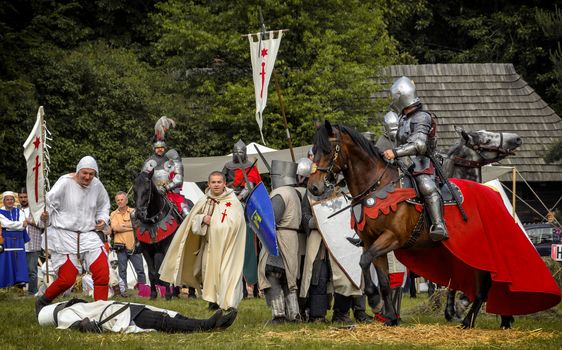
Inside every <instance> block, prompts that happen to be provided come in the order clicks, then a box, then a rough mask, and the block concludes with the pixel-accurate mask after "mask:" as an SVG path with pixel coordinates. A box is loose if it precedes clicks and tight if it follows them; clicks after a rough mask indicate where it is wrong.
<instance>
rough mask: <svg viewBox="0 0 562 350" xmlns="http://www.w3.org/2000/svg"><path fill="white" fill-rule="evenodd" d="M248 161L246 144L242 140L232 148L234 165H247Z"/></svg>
mask: <svg viewBox="0 0 562 350" xmlns="http://www.w3.org/2000/svg"><path fill="white" fill-rule="evenodd" d="M247 159H248V155H247V153H246V144H245V143H244V141H242V140H238V142H236V143H235V144H234V147H232V161H233V162H234V163H242V164H243V163H245V162H246V160H247Z"/></svg>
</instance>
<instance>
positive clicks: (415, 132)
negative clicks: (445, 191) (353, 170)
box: [384, 77, 448, 241]
mask: <svg viewBox="0 0 562 350" xmlns="http://www.w3.org/2000/svg"><path fill="white" fill-rule="evenodd" d="M390 94H391V95H392V106H393V108H394V109H395V110H396V112H398V113H399V114H400V119H399V121H398V132H397V133H396V147H394V148H393V149H389V150H386V151H385V152H384V156H385V158H386V159H388V160H392V159H394V158H400V160H401V161H402V162H404V163H405V164H406V166H407V167H408V168H413V169H412V170H411V173H412V175H413V176H414V179H415V180H416V183H417V187H418V190H419V192H420V194H421V195H422V196H423V198H424V201H425V204H426V208H427V211H428V213H429V216H430V218H431V222H432V223H433V225H432V226H431V228H430V231H429V233H430V237H431V239H432V240H434V241H440V240H443V239H447V238H448V234H447V227H446V226H445V223H444V222H443V208H442V201H441V196H440V195H439V191H438V190H437V185H436V184H435V164H434V163H433V162H432V161H431V159H430V156H431V155H432V154H433V152H434V151H435V147H436V145H437V137H436V123H435V120H434V119H433V118H432V117H431V115H430V114H429V113H428V112H426V111H424V110H423V109H422V104H421V101H420V99H419V97H418V96H417V94H416V87H415V85H414V82H413V81H411V80H410V79H409V78H407V77H401V78H399V79H398V80H396V81H395V82H394V84H392V87H391V88H390Z"/></svg>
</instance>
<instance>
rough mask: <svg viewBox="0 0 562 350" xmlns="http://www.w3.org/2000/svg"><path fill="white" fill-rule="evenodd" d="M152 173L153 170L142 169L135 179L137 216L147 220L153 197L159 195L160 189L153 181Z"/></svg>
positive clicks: (141, 219)
mask: <svg viewBox="0 0 562 350" xmlns="http://www.w3.org/2000/svg"><path fill="white" fill-rule="evenodd" d="M152 174H153V172H146V171H141V172H140V173H138V174H137V176H136V177H135V180H134V185H133V189H134V193H135V216H136V218H137V219H139V220H140V221H146V220H147V218H148V214H149V207H150V205H151V203H152V201H153V197H155V196H156V195H158V190H157V189H156V186H155V185H154V183H153V182H152Z"/></svg>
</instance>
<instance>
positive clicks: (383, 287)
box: [359, 230, 398, 326]
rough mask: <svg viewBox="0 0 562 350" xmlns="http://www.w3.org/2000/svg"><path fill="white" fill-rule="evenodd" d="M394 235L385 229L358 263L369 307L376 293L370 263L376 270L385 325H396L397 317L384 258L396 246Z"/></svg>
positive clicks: (373, 301)
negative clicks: (361, 271)
mask: <svg viewBox="0 0 562 350" xmlns="http://www.w3.org/2000/svg"><path fill="white" fill-rule="evenodd" d="M393 236H394V235H393V234H392V232H390V231H388V230H386V231H384V232H383V234H381V235H380V236H379V237H378V238H377V239H376V240H375V242H373V244H371V246H370V247H368V248H367V249H366V250H365V251H364V252H363V254H361V259H360V260H359V264H360V266H361V269H362V270H363V277H364V280H365V294H366V295H367V299H368V301H369V306H371V308H373V307H375V306H376V305H374V304H375V303H376V304H378V302H376V299H375V297H376V295H377V294H378V290H377V287H376V286H375V284H374V282H373V280H372V278H371V271H370V268H371V264H372V263H374V265H375V270H376V272H377V278H378V282H379V288H380V292H381V297H382V299H383V302H384V310H385V315H384V316H385V318H386V321H385V325H388V326H396V325H398V317H397V314H396V310H395V309H394V304H393V303H392V299H391V295H390V279H389V276H388V261H387V260H386V254H387V253H388V252H390V251H392V250H394V249H396V248H398V241H396V240H395V239H393V238H392V237H393ZM379 257H384V258H383V259H377V258H379Z"/></svg>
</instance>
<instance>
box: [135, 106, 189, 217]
mask: <svg viewBox="0 0 562 350" xmlns="http://www.w3.org/2000/svg"><path fill="white" fill-rule="evenodd" d="M175 126H176V123H175V122H174V121H173V120H172V119H169V118H167V117H166V116H162V117H161V118H160V119H158V121H157V122H156V125H155V126H154V139H153V143H152V148H153V150H154V154H152V155H151V156H150V157H149V158H148V159H147V160H146V161H145V162H144V165H143V167H142V171H144V172H147V173H150V172H153V175H152V181H153V182H154V184H155V185H156V187H157V188H158V191H160V192H161V193H165V194H166V197H167V198H168V199H169V200H170V201H171V202H172V203H174V204H175V205H176V207H177V208H178V210H179V212H180V213H182V215H183V216H184V217H185V216H187V214H188V213H189V209H190V207H191V206H193V204H191V205H189V204H188V202H187V201H186V199H185V198H184V197H183V196H182V195H181V194H180V191H181V189H182V186H183V163H182V161H181V157H180V155H179V154H178V152H177V151H176V150H175V149H170V150H167V151H166V148H167V145H166V132H167V131H168V130H169V129H170V127H175Z"/></svg>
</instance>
